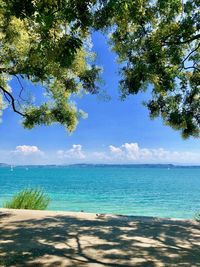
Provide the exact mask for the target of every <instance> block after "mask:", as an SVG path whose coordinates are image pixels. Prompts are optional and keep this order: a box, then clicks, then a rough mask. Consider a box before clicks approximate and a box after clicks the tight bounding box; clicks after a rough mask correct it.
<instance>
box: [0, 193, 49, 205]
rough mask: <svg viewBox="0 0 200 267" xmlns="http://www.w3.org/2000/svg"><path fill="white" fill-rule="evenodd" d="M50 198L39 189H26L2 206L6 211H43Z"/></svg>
mask: <svg viewBox="0 0 200 267" xmlns="http://www.w3.org/2000/svg"><path fill="white" fill-rule="evenodd" d="M49 202H50V198H49V197H48V196H47V195H46V194H45V193H44V192H43V190H41V189H37V188H36V189H35V188H28V189H24V190H22V191H21V192H19V193H17V194H16V195H14V196H13V198H12V199H11V200H10V201H7V202H6V203H5V204H4V208H8V209H30V210H45V209H46V208H47V206H48V205H49Z"/></svg>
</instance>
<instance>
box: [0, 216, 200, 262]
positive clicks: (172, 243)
mask: <svg viewBox="0 0 200 267" xmlns="http://www.w3.org/2000/svg"><path fill="white" fill-rule="evenodd" d="M6 216H12V215H9V214H7V215H5V214H4V216H3V215H0V220H1V222H3V223H1V227H0V266H5V267H6V266H52V267H53V266H69V267H74V266H81V267H84V266H90V267H93V266H113V267H122V266H123V267H126V266H136V267H139V266H140V267H143V266H144V267H145V266H146V267H154V266H200V224H198V223H192V222H178V221H170V220H164V221H162V222H159V221H157V220H156V219H147V220H146V221H145V220H144V219H143V220H140V219H138V218H137V217H136V218H134V217H124V216H118V217H114V218H113V217H111V216H102V217H101V216H100V217H96V218H95V217H94V219H93V220H88V219H85V218H84V219H83V218H82V219H81V217H79V218H78V217H76V216H74V217H73V216H69V215H67V216H61V215H59V214H58V215H57V216H56V217H50V216H49V217H45V218H42V219H31V220H15V219H13V220H12V222H9V223H7V222H6V221H7V219H6Z"/></svg>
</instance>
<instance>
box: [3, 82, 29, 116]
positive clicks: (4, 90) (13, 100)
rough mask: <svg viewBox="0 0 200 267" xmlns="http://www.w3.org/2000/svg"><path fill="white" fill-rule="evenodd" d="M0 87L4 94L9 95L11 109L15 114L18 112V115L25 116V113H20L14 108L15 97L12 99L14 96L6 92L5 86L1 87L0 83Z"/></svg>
mask: <svg viewBox="0 0 200 267" xmlns="http://www.w3.org/2000/svg"><path fill="white" fill-rule="evenodd" d="M0 89H1V90H2V91H3V93H4V94H6V95H7V96H9V97H10V102H11V105H12V109H13V111H14V112H16V113H17V114H19V115H21V116H23V117H25V116H26V115H25V114H24V113H21V112H20V111H18V110H17V109H16V107H15V99H14V97H13V96H12V94H11V93H10V92H8V91H7V90H6V89H5V88H3V87H2V86H1V85H0ZM6 99H8V98H7V97H6Z"/></svg>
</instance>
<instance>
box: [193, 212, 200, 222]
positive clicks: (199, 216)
mask: <svg viewBox="0 0 200 267" xmlns="http://www.w3.org/2000/svg"><path fill="white" fill-rule="evenodd" d="M194 219H195V220H196V221H198V222H200V212H196V213H195V215H194Z"/></svg>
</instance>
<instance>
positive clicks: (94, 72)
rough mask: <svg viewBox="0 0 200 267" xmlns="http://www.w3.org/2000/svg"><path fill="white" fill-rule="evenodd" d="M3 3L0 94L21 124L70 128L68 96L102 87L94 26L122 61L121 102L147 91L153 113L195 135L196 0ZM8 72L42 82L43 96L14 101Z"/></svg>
mask: <svg viewBox="0 0 200 267" xmlns="http://www.w3.org/2000/svg"><path fill="white" fill-rule="evenodd" d="M0 7H1V14H0V27H1V50H0V74H1V76H0V89H1V93H2V95H1V96H2V98H3V99H4V101H5V100H7V101H9V102H10V104H11V106H12V108H13V110H14V111H17V112H18V113H20V114H21V115H22V116H23V117H24V126H26V127H28V128H32V127H33V126H34V125H36V124H51V123H52V122H59V123H61V124H63V125H65V126H66V127H67V128H68V130H69V131H72V130H73V129H74V128H75V126H76V123H77V120H78V117H79V116H80V112H79V111H78V110H77V108H75V106H74V105H72V104H71V102H70V97H71V95H72V94H78V93H80V92H81V91H83V92H86V91H88V92H90V93H97V92H98V90H99V88H98V86H97V81H98V79H99V71H100V69H99V68H98V67H97V66H95V65H93V62H92V59H93V57H94V55H93V53H92V52H91V50H90V49H89V47H90V36H91V33H92V31H94V30H100V31H102V32H103V33H106V34H107V33H109V36H110V45H111V46H112V49H113V50H114V51H115V52H116V53H117V54H118V58H119V63H121V64H120V66H121V67H120V68H121V69H120V73H121V76H122V79H121V81H120V88H121V96H122V99H125V98H126V97H127V96H128V95H130V94H137V93H138V92H140V91H145V90H147V88H148V89H149V88H151V99H150V100H149V101H148V102H147V103H146V106H147V108H148V109H149V111H150V116H151V117H152V118H154V117H157V116H161V117H162V118H163V121H164V122H165V124H167V125H170V126H171V127H173V128H174V129H177V130H181V131H182V136H183V137H184V138H187V137H189V136H195V137H199V134H200V101H199V100H200V99H199V97H200V95H199V90H200V1H199V0H184V1H183V0H134V1H133V0H101V1H100V0H79V1H77V0H60V1H56V0H42V1H39V0H24V1H20V0H10V1H6V0H0ZM13 76H16V77H17V79H28V80H30V81H31V82H33V83H41V84H42V85H43V86H44V87H45V88H46V92H47V101H46V102H45V103H42V104H41V105H40V106H36V105H33V104H30V103H23V105H22V104H17V103H18V102H20V103H21V100H22V99H20V93H21V92H19V93H18V99H17V100H16V93H15V94H14V92H12V91H11V88H9V86H8V80H9V79H10V77H13ZM149 85H150V86H149ZM14 96H15V97H14ZM22 102H23V101H22ZM0 107H3V102H2V100H1V101H0Z"/></svg>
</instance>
